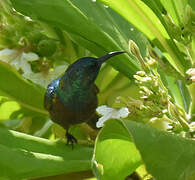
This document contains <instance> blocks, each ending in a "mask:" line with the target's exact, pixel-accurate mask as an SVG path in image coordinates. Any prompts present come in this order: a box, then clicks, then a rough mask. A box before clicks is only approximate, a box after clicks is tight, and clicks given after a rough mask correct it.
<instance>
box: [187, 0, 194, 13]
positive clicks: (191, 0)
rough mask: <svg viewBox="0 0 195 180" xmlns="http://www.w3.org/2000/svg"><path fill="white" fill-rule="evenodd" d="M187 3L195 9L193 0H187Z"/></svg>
mask: <svg viewBox="0 0 195 180" xmlns="http://www.w3.org/2000/svg"><path fill="white" fill-rule="evenodd" d="M188 3H189V5H190V6H191V8H192V9H193V10H194V11H195V1H194V0H188Z"/></svg>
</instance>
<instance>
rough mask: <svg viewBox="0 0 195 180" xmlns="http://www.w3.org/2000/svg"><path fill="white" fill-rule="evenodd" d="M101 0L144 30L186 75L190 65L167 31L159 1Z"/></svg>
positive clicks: (174, 65)
mask: <svg viewBox="0 0 195 180" xmlns="http://www.w3.org/2000/svg"><path fill="white" fill-rule="evenodd" d="M100 1H102V2H103V3H105V4H106V5H108V6H109V7H111V8H112V9H114V10H115V11H116V12H118V13H119V14H120V15H121V16H123V17H124V18H125V19H126V20H127V21H129V22H130V23H131V24H133V25H134V26H135V27H136V28H137V29H138V30H140V31H141V32H143V33H144V34H145V35H146V36H147V37H148V38H149V39H150V40H151V41H152V42H153V43H154V44H155V45H156V46H158V47H159V48H160V49H161V50H162V51H164V55H165V56H166V57H167V59H168V60H169V62H170V63H171V64H172V66H173V67H174V68H175V69H176V70H177V71H179V72H180V73H181V74H182V75H183V76H184V73H185V70H186V69H187V68H188V67H187V65H186V64H185V63H184V62H185V60H184V57H183V55H182V54H181V52H180V51H179V49H178V48H177V46H176V45H175V43H174V41H173V40H172V39H171V37H170V34H169V32H167V27H166V23H165V22H164V20H163V18H162V15H161V12H160V10H159V9H158V8H159V6H158V5H159V1H158V3H157V4H156V3H155V2H156V1H153V0H152V1H146V0H143V1H144V2H142V1H140V0H131V1H130V0H120V1H115V0H100ZM149 7H150V8H149ZM161 8H162V7H161ZM152 10H153V11H152ZM159 20H160V21H161V23H160V22H159Z"/></svg>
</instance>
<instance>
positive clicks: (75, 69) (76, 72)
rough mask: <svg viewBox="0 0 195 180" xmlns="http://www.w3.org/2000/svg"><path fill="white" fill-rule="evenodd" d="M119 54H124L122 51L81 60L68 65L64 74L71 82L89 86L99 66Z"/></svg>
mask: <svg viewBox="0 0 195 180" xmlns="http://www.w3.org/2000/svg"><path fill="white" fill-rule="evenodd" d="M121 53H124V51H116V52H110V53H108V54H106V55H104V56H102V57H100V58H93V57H84V58H81V59H79V60H77V61H76V62H74V63H73V64H72V65H70V66H69V68H68V69H67V71H66V73H67V74H68V75H69V77H71V80H73V81H74V80H78V81H79V80H80V81H81V82H82V83H83V84H85V85H88V84H91V83H93V82H94V81H95V79H96V77H97V75H98V72H99V70H100V67H101V65H102V64H103V63H104V62H105V61H106V60H108V59H109V58H111V57H113V56H116V55H118V54H121ZM66 73H65V74H66Z"/></svg>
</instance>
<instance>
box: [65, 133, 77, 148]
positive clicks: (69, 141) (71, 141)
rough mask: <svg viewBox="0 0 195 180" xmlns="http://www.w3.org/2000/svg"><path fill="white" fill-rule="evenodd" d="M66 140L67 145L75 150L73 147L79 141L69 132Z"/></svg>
mask: <svg viewBox="0 0 195 180" xmlns="http://www.w3.org/2000/svg"><path fill="white" fill-rule="evenodd" d="M66 138H67V144H71V145H72V149H73V145H74V144H75V143H77V139H76V138H75V137H74V136H73V135H71V134H69V133H68V132H66Z"/></svg>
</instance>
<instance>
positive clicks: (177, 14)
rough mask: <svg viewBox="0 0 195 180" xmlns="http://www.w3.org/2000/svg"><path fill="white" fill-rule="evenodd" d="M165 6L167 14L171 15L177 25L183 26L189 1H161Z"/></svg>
mask: <svg viewBox="0 0 195 180" xmlns="http://www.w3.org/2000/svg"><path fill="white" fill-rule="evenodd" d="M160 1H161V3H162V4H163V5H164V7H165V9H166V10H167V12H168V13H169V14H170V16H171V18H172V19H173V21H174V23H175V24H177V25H181V24H182V19H183V15H184V13H185V7H186V5H187V0H160Z"/></svg>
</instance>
